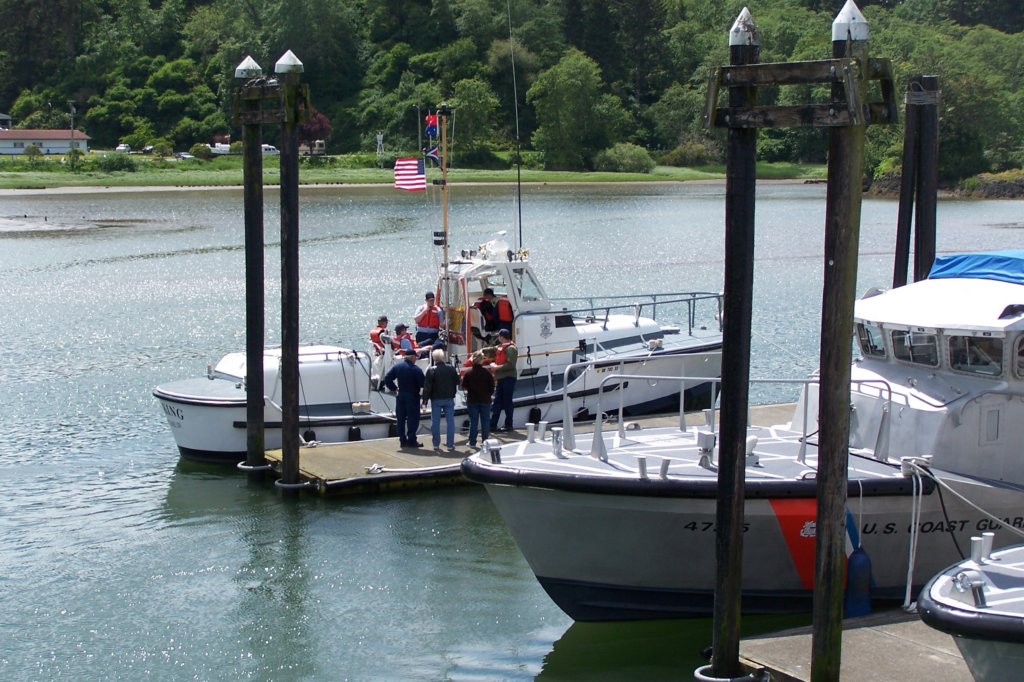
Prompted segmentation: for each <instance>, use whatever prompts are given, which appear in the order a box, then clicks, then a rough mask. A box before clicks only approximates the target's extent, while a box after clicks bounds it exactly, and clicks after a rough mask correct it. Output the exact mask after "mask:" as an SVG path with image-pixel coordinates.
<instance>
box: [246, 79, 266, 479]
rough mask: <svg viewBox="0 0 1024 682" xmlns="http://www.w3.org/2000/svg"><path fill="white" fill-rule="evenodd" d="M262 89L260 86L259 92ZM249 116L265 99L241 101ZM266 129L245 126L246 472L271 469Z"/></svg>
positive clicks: (250, 121)
mask: <svg viewBox="0 0 1024 682" xmlns="http://www.w3.org/2000/svg"><path fill="white" fill-rule="evenodd" d="M257 87H260V86H257ZM241 101H242V107H243V109H244V110H245V112H246V113H256V114H258V113H259V110H260V105H261V103H262V101H263V100H262V98H261V97H248V98H244V99H242V100H241ZM262 149H263V124H262V121H260V119H259V117H258V116H251V117H248V118H247V119H246V120H245V121H244V122H243V124H242V187H243V196H244V203H245V366H246V377H245V398H246V403H245V407H246V409H245V419H246V454H245V464H246V466H247V467H260V466H263V465H264V464H266V459H265V458H264V451H265V449H266V446H265V438H264V421H263V399H264V394H265V387H264V385H263V383H264V382H263V346H264V344H265V333H264V332H265V328H266V312H265V305H266V302H265V298H266V296H265V291H264V270H265V267H264V261H263V151H262Z"/></svg>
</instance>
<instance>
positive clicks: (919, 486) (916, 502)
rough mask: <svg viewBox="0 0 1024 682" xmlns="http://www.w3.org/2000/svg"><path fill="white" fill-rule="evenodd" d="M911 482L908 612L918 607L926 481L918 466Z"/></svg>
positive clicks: (905, 608) (905, 601)
mask: <svg viewBox="0 0 1024 682" xmlns="http://www.w3.org/2000/svg"><path fill="white" fill-rule="evenodd" d="M911 483H912V484H913V491H912V493H911V503H910V555H909V556H908V557H907V589H906V592H905V593H904V595H903V610H904V611H907V612H913V611H914V610H915V609H916V608H917V603H916V602H914V601H913V597H912V588H913V583H914V564H916V563H917V539H918V537H920V533H918V522H919V521H920V520H921V498H922V497H923V493H924V483H923V482H922V481H921V475H920V473H918V471H917V467H915V468H914V474H913V477H912V478H911Z"/></svg>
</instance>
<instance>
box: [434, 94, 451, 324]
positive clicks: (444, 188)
mask: <svg viewBox="0 0 1024 682" xmlns="http://www.w3.org/2000/svg"><path fill="white" fill-rule="evenodd" d="M451 111H452V110H451V108H450V107H449V106H448V103H447V102H441V104H440V105H439V106H438V108H437V114H438V116H439V117H440V121H439V122H440V124H441V154H440V157H441V227H442V229H443V231H444V243H443V244H442V247H443V250H444V256H443V258H442V260H441V267H442V268H443V270H442V272H444V281H445V284H446V285H447V282H448V114H450V113H451ZM445 291H446V292H447V286H446V287H445ZM445 303H446V304H447V303H449V301H448V300H445Z"/></svg>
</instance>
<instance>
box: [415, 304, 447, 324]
mask: <svg viewBox="0 0 1024 682" xmlns="http://www.w3.org/2000/svg"><path fill="white" fill-rule="evenodd" d="M416 326H417V327H429V328H432V329H440V327H441V316H440V315H438V314H437V307H436V306H427V308H426V310H424V311H423V312H422V313H420V314H419V315H417V316H416Z"/></svg>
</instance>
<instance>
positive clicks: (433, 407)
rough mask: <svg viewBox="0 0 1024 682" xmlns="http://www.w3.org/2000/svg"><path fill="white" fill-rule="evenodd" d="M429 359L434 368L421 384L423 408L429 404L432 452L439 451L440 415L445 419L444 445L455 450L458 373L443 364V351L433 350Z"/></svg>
mask: <svg viewBox="0 0 1024 682" xmlns="http://www.w3.org/2000/svg"><path fill="white" fill-rule="evenodd" d="M430 357H431V358H432V359H433V361H434V366H433V367H431V368H430V369H428V370H427V376H426V379H425V380H424V382H423V407H426V406H427V401H429V402H430V435H431V439H432V440H433V441H434V450H440V449H441V413H442V412H444V419H445V444H446V445H447V446H448V451H449V452H451V451H452V450H454V449H455V391H456V390H458V388H459V372H458V370H457V369H455V368H454V367H452V366H451V365H450V364H448V363H447V362H445V359H444V351H443V350H435V351H434V352H433V353H431V355H430Z"/></svg>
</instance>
